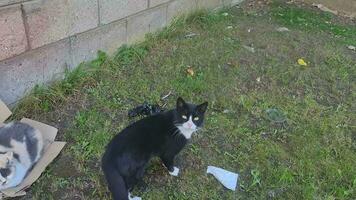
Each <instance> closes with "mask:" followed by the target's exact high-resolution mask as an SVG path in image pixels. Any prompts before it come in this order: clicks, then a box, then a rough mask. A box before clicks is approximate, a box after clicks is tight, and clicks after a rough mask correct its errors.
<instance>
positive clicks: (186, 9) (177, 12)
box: [167, 0, 197, 22]
mask: <svg viewBox="0 0 356 200" xmlns="http://www.w3.org/2000/svg"><path fill="white" fill-rule="evenodd" d="M167 9H168V10H167V21H168V22H170V21H172V19H173V18H175V17H178V16H181V15H184V14H188V13H190V12H193V11H194V10H196V9H197V3H196V1H195V0H176V1H172V2H170V3H169V4H168V8H167Z"/></svg>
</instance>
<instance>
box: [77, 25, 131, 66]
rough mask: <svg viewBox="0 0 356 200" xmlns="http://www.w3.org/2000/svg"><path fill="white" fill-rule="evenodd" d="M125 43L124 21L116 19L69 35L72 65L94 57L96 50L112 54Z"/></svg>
mask: <svg viewBox="0 0 356 200" xmlns="http://www.w3.org/2000/svg"><path fill="white" fill-rule="evenodd" d="M125 43H126V21H118V22H114V23H110V24H107V25H104V26H100V27H98V28H97V29H94V30H90V31H88V32H85V33H81V34H79V35H75V36H73V37H71V55H72V66H71V67H76V66H77V65H79V64H80V63H81V62H85V61H90V60H93V59H94V58H96V56H97V52H98V50H102V51H105V52H106V53H108V54H113V53H115V52H116V50H117V49H118V48H119V47H120V46H121V45H123V44H125Z"/></svg>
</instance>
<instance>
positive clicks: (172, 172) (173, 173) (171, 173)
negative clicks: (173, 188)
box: [169, 167, 179, 176]
mask: <svg viewBox="0 0 356 200" xmlns="http://www.w3.org/2000/svg"><path fill="white" fill-rule="evenodd" d="M169 174H170V175H172V176H178V174H179V168H177V167H173V171H171V172H169Z"/></svg>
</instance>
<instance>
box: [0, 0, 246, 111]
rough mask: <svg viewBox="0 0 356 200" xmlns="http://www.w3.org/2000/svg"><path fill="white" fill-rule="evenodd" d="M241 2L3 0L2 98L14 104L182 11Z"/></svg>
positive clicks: (0, 35) (0, 4)
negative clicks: (82, 63)
mask: <svg viewBox="0 0 356 200" xmlns="http://www.w3.org/2000/svg"><path fill="white" fill-rule="evenodd" d="M241 1H242V0H0V99H2V100H3V101H5V103H6V104H8V105H12V104H14V103H16V101H18V100H19V99H21V97H23V96H24V95H25V94H26V93H27V92H29V91H30V90H31V89H32V88H33V87H34V86H35V85H36V84H45V83H48V82H50V81H51V80H53V79H57V78H62V77H63V72H64V71H65V69H67V68H69V69H72V68H74V67H76V66H78V64H80V63H81V62H83V61H89V60H92V59H93V58H95V56H96V53H97V51H98V50H103V51H105V52H107V53H109V54H112V53H114V52H115V51H116V50H117V49H118V48H119V47H120V46H121V45H123V44H126V43H132V42H135V41H138V40H141V39H143V38H144V35H145V34H146V33H148V32H154V31H157V30H158V29H160V28H162V27H164V26H166V25H167V24H169V23H170V22H171V20H172V19H173V18H174V17H176V16H178V15H181V14H185V13H188V12H191V11H193V10H196V9H205V8H206V9H213V8H219V7H222V6H231V5H234V4H237V3H240V2H241Z"/></svg>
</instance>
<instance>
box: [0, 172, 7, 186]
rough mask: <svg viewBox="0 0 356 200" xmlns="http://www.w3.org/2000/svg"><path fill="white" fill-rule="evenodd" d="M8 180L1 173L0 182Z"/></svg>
mask: <svg viewBox="0 0 356 200" xmlns="http://www.w3.org/2000/svg"><path fill="white" fill-rule="evenodd" d="M5 182H6V178H4V177H3V176H2V175H1V174H0V183H1V184H3V183H5Z"/></svg>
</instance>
